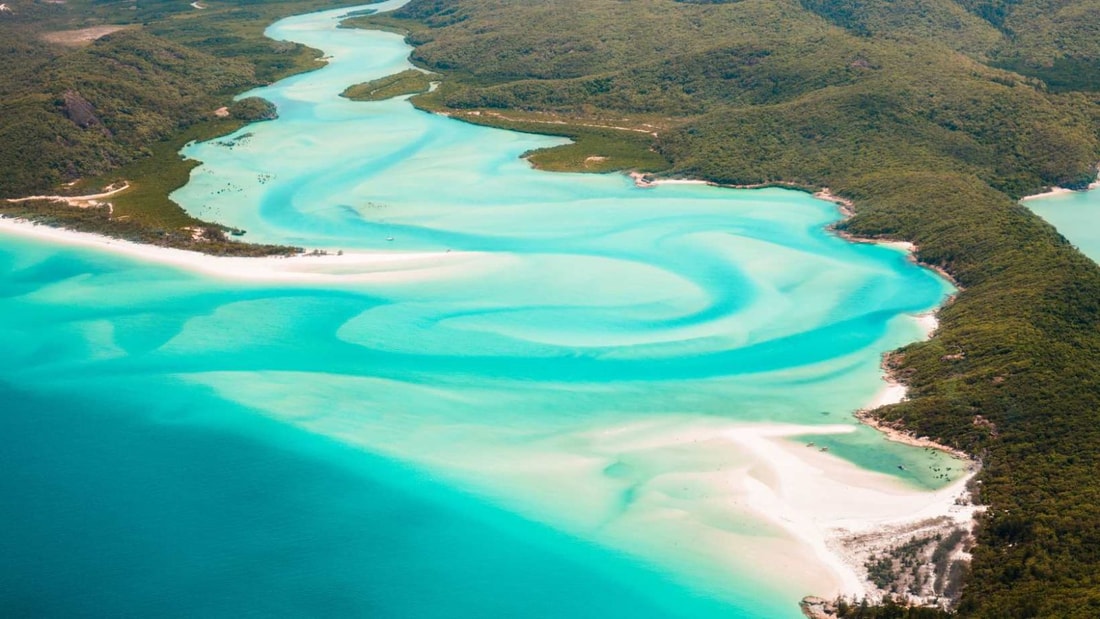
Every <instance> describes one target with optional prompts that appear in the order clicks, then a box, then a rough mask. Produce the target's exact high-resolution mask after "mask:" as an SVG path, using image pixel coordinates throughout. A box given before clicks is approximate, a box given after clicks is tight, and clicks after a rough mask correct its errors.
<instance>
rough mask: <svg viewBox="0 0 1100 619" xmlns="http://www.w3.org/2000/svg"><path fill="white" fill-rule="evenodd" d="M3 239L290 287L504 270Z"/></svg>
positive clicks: (424, 256)
mask: <svg viewBox="0 0 1100 619" xmlns="http://www.w3.org/2000/svg"><path fill="white" fill-rule="evenodd" d="M0 233H4V234H12V235H17V236H23V237H27V238H33V239H38V240H43V241H48V242H51V243H60V244H65V245H69V246H76V247H87V248H93V249H100V250H106V251H109V252H112V253H115V254H120V255H124V256H128V257H131V258H137V259H140V260H144V261H148V262H152V263H156V264H163V265H168V266H174V267H179V268H183V269H186V270H190V271H195V272H200V273H203V274H205V275H211V276H214V277H218V278H224V279H237V280H249V281H268V282H271V281H277V282H288V283H295V282H296V283H302V284H309V283H329V284H333V283H335V284H339V283H345V282H346V283H351V282H376V283H401V282H412V281H424V280H427V279H432V278H435V277H454V276H455V275H457V274H465V273H466V272H470V273H471V274H473V275H478V274H481V273H484V272H485V271H486V270H491V269H494V268H499V266H500V263H501V259H500V258H499V257H498V258H496V259H495V260H493V261H490V260H489V259H488V256H487V255H485V254H479V253H472V252H453V253H452V252H348V253H343V254H322V255H309V254H301V255H298V256H292V257H264V258H241V257H223V256H211V255H207V254H202V253H198V252H193V251H185V250H182V249H172V248H168V247H157V246H154V245H145V244H141V243H134V242H131V241H125V240H120V239H114V238H110V237H106V236H102V235H99V234H92V233H88V232H75V231H72V230H64V229H61V228H52V227H50V226H45V225H40V224H35V223H34V222H30V221H26V220H18V219H11V218H0Z"/></svg>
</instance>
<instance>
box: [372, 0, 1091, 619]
mask: <svg viewBox="0 0 1100 619" xmlns="http://www.w3.org/2000/svg"><path fill="white" fill-rule="evenodd" d="M1098 8H1100V3H1098V2H1097V1H1096V0H1087V1H1085V2H1072V3H1071V2H1048V1H1044V0H1019V1H1008V2H1004V1H997V0H994V1H993V2H985V1H980V0H979V1H974V0H960V1H959V2H953V1H951V0H894V1H886V0H742V1H740V2H723V1H721V0H695V1H687V0H685V1H682V2H677V1H675V0H632V1H630V2H623V1H621V0H546V1H543V2H530V1H526V0H412V2H411V3H410V4H408V5H407V6H406V7H405V8H403V9H401V10H399V11H398V12H397V13H395V14H392V15H383V16H377V17H370V18H363V19H360V20H358V21H359V22H360V23H361V24H369V25H373V26H378V27H387V28H395V29H403V30H405V31H407V32H408V33H409V40H410V41H411V42H412V43H413V44H414V45H415V46H416V50H415V52H414V54H413V58H414V60H415V61H416V62H418V63H419V64H420V65H421V66H422V67H423V68H426V69H430V70H432V71H435V72H437V73H439V74H441V75H442V79H443V84H442V86H441V87H440V88H439V89H438V90H436V91H435V92H434V93H431V94H428V95H423V96H420V97H419V98H417V99H415V101H416V102H417V103H418V105H421V106H423V107H425V108H428V109H434V110H440V111H446V112H447V113H450V114H452V115H454V116H456V117H460V118H464V119H466V120H468V121H471V122H479V123H486V124H493V125H500V126H506V127H512V128H516V129H521V130H526V131H537V132H545V133H556V134H562V135H569V136H572V137H574V138H575V139H576V140H577V143H576V144H575V145H572V146H565V147H558V148H555V149H551V150H548V151H544V152H538V153H533V154H532V155H531V158H532V160H533V161H534V162H535V163H536V164H537V165H540V166H542V167H546V168H550V169H593V170H608V169H623V168H635V169H637V168H643V169H648V170H651V171H655V172H657V173H660V174H664V175H669V176H690V177H698V178H704V179H709V180H713V181H717V182H722V183H736V184H752V183H768V182H793V183H796V184H799V185H803V186H806V187H821V186H828V187H830V188H831V189H832V190H833V191H834V192H837V193H839V194H841V195H843V196H845V197H847V198H850V199H852V200H853V201H854V203H855V207H856V210H857V215H856V216H855V217H854V218H852V219H850V220H848V221H846V222H845V223H843V224H842V225H841V227H842V228H844V229H846V230H847V231H849V232H852V233H856V234H859V235H864V236H877V237H890V238H900V239H907V240H910V241H914V242H915V243H917V244H918V245H919V247H920V251H919V258H920V259H921V260H923V261H925V262H927V263H929V264H932V265H936V266H939V267H943V268H944V269H946V270H947V271H949V272H950V273H951V274H952V275H953V276H954V277H955V278H956V279H957V280H958V282H959V284H960V285H961V286H962V289H963V290H962V292H961V293H960V294H959V295H958V297H957V299H956V300H955V301H954V302H953V303H951V304H950V305H949V306H947V307H946V308H945V309H943V310H942V312H941V315H940V318H941V326H940V329H939V331H938V333H937V335H936V336H935V337H934V338H933V339H932V340H931V341H929V342H925V343H919V344H914V345H911V346H909V347H907V348H905V349H903V351H902V353H901V354H900V355H897V356H896V357H894V358H893V363H894V366H895V367H894V368H893V369H894V370H895V371H896V372H897V373H898V374H899V375H900V376H901V377H903V378H904V379H905V380H906V381H907V382H908V384H909V385H910V387H911V389H910V396H911V397H910V399H909V400H908V401H906V402H904V403H902V404H898V405H894V406H890V407H887V408H885V409H881V410H880V411H878V414H879V415H881V416H882V417H883V418H884V419H886V420H888V421H890V422H898V423H899V424H901V425H904V426H905V427H907V428H909V429H912V430H914V431H915V432H918V433H919V434H922V435H930V436H933V437H936V438H938V439H939V440H941V441H943V442H945V443H947V444H950V445H953V446H957V447H960V448H963V449H966V450H968V451H970V452H971V453H973V454H976V455H978V456H980V457H981V458H982V459H983V461H984V465H985V466H984V469H983V472H982V473H981V477H980V480H981V488H982V490H981V493H980V498H981V500H982V501H983V502H985V503H987V504H988V505H989V509H988V510H987V515H986V516H985V518H984V520H983V521H982V523H981V527H980V530H979V533H978V537H979V540H980V545H979V546H978V547H977V548H976V549H975V551H974V557H975V558H974V562H973V565H972V573H971V574H970V576H969V577H968V578H967V581H966V587H965V590H964V593H963V598H962V600H961V603H960V606H959V608H958V612H959V614H960V615H961V616H965V617H987V618H990V619H1005V618H1012V617H1057V618H1076V617H1080V618H1095V617H1098V616H1100V478H1098V476H1097V473H1098V472H1100V268H1098V267H1097V265H1096V264H1094V263H1092V262H1091V261H1090V260H1088V259H1087V258H1085V257H1084V256H1083V255H1081V254H1080V253H1079V252H1078V251H1076V250H1075V249H1074V248H1073V247H1072V246H1071V245H1070V244H1069V243H1068V242H1066V240H1065V239H1064V238H1063V237H1061V236H1060V235H1059V234H1058V233H1057V232H1056V231H1055V230H1054V229H1053V228H1051V227H1050V226H1049V225H1047V224H1046V223H1045V222H1043V221H1042V220H1040V219H1039V218H1037V217H1036V216H1035V215H1033V214H1032V213H1031V212H1030V211H1028V210H1027V209H1026V208H1024V207H1022V206H1020V205H1019V204H1018V202H1017V199H1018V198H1019V197H1020V196H1022V195H1026V194H1029V193H1033V192H1037V191H1039V190H1040V189H1042V188H1043V187H1046V186H1050V185H1063V186H1069V187H1082V186H1084V185H1085V184H1086V183H1087V182H1088V181H1090V180H1091V179H1092V178H1094V177H1095V173H1096V170H1095V167H1094V166H1095V163H1096V162H1097V161H1100V135H1098V130H1100V94H1098V93H1097V92H1096V90H1097V86H1098V83H1097V81H1096V79H1095V76H1096V75H1097V71H1098V70H1100V63H1098V59H1100V50H1098V45H1100V36H1098V34H1097V33H1098V32H1100V30H1098V28H1100V26H1097V24H1100V20H1097V19H1095V15H1096V14H1097V9H1098ZM591 162H597V163H596V164H595V165H590V164H591ZM895 610H896V609H895ZM868 612H871V611H868ZM883 612H886V613H887V614H888V613H890V612H895V611H894V610H890V611H883ZM860 616H867V617H870V616H876V615H875V614H873V613H872V614H863V615H860ZM877 616H887V615H877ZM889 616H902V615H889Z"/></svg>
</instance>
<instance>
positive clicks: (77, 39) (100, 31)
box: [42, 25, 138, 47]
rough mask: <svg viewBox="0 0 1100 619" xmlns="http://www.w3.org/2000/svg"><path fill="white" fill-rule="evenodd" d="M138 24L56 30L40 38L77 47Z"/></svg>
mask: <svg viewBox="0 0 1100 619" xmlns="http://www.w3.org/2000/svg"><path fill="white" fill-rule="evenodd" d="M137 27H138V26H118V25H114V26H92V27H91V28H80V29H79V30H58V31H57V32H47V33H45V34H43V35H42V39H43V40H45V41H46V42H48V43H56V44H58V45H67V46H69V47H79V46H81V45H88V44H89V43H91V42H92V41H95V40H96V39H100V38H103V37H105V36H107V35H108V34H112V33H114V32H119V31H120V30H131V29H134V28H137Z"/></svg>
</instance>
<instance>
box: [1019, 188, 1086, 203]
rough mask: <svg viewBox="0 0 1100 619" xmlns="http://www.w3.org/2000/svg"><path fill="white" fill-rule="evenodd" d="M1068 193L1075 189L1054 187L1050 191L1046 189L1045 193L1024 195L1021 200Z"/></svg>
mask: <svg viewBox="0 0 1100 619" xmlns="http://www.w3.org/2000/svg"><path fill="white" fill-rule="evenodd" d="M1067 193H1074V191H1073V190H1072V189H1066V188H1065V187H1052V188H1051V189H1050V190H1049V191H1044V192H1043V193H1037V194H1034V195H1030V196H1024V197H1022V198H1020V202H1025V201H1027V200H1039V199H1041V198H1049V197H1052V196H1060V195H1064V194H1067Z"/></svg>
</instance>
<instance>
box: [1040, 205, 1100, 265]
mask: <svg viewBox="0 0 1100 619" xmlns="http://www.w3.org/2000/svg"><path fill="white" fill-rule="evenodd" d="M1025 204H1026V205H1027V206H1028V208H1030V209H1031V210H1032V211H1035V213H1036V214H1037V215H1039V216H1040V217H1042V218H1043V219H1045V220H1047V221H1049V222H1050V223H1051V224H1053V225H1054V227H1055V228H1058V232H1061V233H1062V235H1063V236H1065V237H1066V238H1067V239H1069V241H1070V242H1071V243H1073V244H1074V245H1076V246H1077V249H1080V250H1081V253H1083V254H1085V255H1086V256H1088V257H1089V258H1092V259H1093V260H1095V261H1096V262H1100V191H1095V190H1094V191H1075V192H1073V193H1063V194H1057V195H1053V196H1048V197H1045V198H1037V199H1034V200H1027V201H1026V202H1025Z"/></svg>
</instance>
